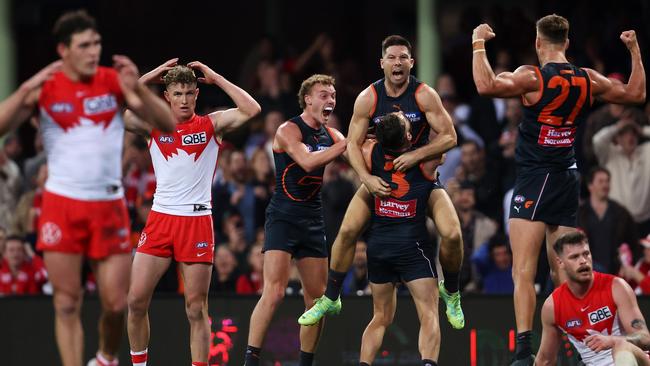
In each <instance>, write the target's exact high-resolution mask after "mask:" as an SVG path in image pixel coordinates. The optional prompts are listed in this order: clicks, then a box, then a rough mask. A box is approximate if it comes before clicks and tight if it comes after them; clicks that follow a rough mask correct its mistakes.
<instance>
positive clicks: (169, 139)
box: [158, 135, 174, 144]
mask: <svg viewBox="0 0 650 366" xmlns="http://www.w3.org/2000/svg"><path fill="white" fill-rule="evenodd" d="M158 141H160V143H161V144H173V143H174V136H169V135H162V136H160V137H158Z"/></svg>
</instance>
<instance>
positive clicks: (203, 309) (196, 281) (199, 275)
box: [181, 263, 212, 362]
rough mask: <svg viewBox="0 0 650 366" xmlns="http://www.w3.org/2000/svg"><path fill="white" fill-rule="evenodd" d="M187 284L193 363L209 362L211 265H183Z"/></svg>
mask: <svg viewBox="0 0 650 366" xmlns="http://www.w3.org/2000/svg"><path fill="white" fill-rule="evenodd" d="M181 274H182V275H183V283H184V284H185V312H186V313H187V319H188V320H189V321H190V350H191V352H192V361H193V362H195V361H196V362H208V356H209V353H210V321H209V319H208V289H209V288H210V279H211V275H212V264H210V263H181Z"/></svg>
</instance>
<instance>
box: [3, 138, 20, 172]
mask: <svg viewBox="0 0 650 366" xmlns="http://www.w3.org/2000/svg"><path fill="white" fill-rule="evenodd" d="M2 150H3V151H4V153H5V155H6V156H7V158H8V159H9V160H12V161H13V162H15V163H16V164H18V166H19V167H20V166H22V160H21V158H22V155H23V145H21V143H20V139H19V138H18V135H17V134H15V133H10V134H9V135H7V136H6V137H5V140H4V144H3V145H2Z"/></svg>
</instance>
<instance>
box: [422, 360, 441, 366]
mask: <svg viewBox="0 0 650 366" xmlns="http://www.w3.org/2000/svg"><path fill="white" fill-rule="evenodd" d="M422 366H438V363H437V362H436V361H433V360H427V359H424V360H422Z"/></svg>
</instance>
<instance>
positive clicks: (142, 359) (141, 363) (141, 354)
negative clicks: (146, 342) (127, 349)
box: [131, 348, 148, 366]
mask: <svg viewBox="0 0 650 366" xmlns="http://www.w3.org/2000/svg"><path fill="white" fill-rule="evenodd" d="M147 351H148V348H145V349H144V351H133V350H131V363H132V364H133V366H147Z"/></svg>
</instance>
